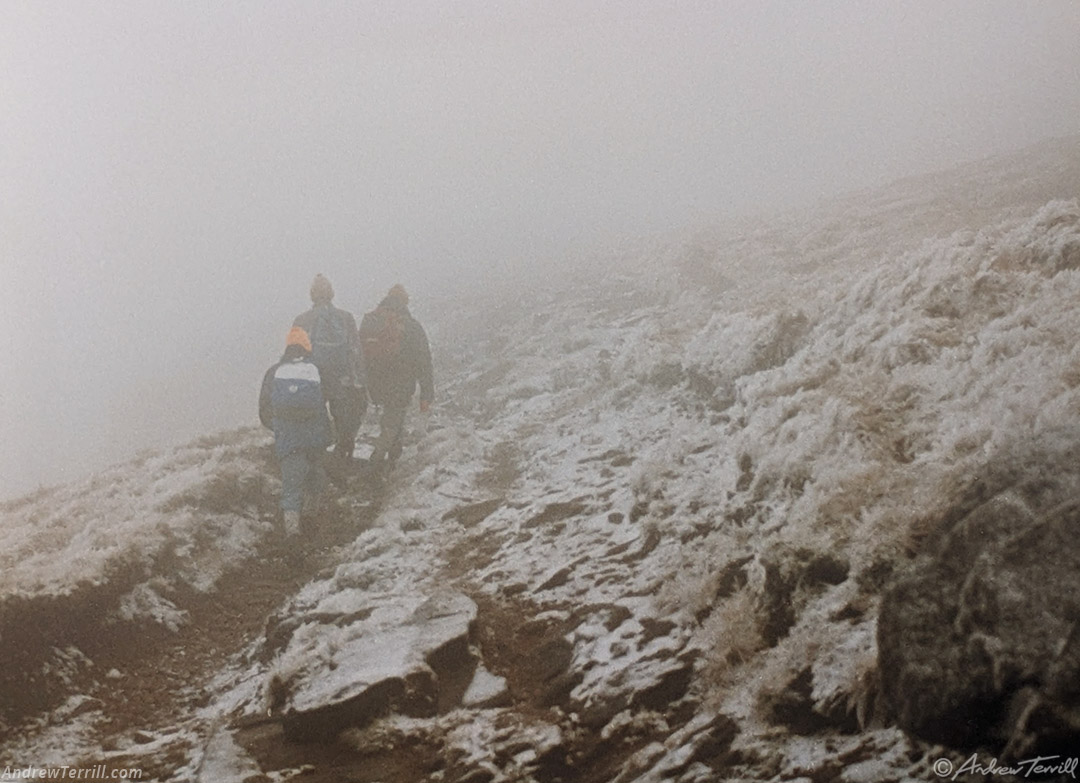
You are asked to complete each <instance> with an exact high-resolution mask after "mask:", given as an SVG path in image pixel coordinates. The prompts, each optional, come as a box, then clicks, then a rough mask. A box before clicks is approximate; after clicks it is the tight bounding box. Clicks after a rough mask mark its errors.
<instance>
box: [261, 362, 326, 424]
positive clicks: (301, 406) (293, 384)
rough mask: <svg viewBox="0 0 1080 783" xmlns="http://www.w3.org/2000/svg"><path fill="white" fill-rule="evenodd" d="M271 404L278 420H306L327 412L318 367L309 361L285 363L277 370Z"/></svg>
mask: <svg viewBox="0 0 1080 783" xmlns="http://www.w3.org/2000/svg"><path fill="white" fill-rule="evenodd" d="M270 405H271V407H272V410H273V415H274V417H275V418H282V419H303V418H308V417H310V416H314V415H317V414H319V413H320V412H322V411H325V410H326V402H325V401H324V399H323V393H322V385H321V383H320V380H319V368H318V367H316V366H315V365H314V364H312V363H311V362H308V361H304V360H299V361H293V362H282V363H281V364H280V365H279V366H278V368H277V370H275V371H274V384H273V386H272V387H271V390H270Z"/></svg>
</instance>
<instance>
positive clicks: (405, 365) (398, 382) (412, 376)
mask: <svg viewBox="0 0 1080 783" xmlns="http://www.w3.org/2000/svg"><path fill="white" fill-rule="evenodd" d="M383 310H390V311H392V312H393V313H394V314H395V315H396V316H397V318H398V320H399V322H400V323H401V326H402V335H401V347H400V349H399V350H398V351H397V352H396V353H395V354H393V355H392V356H384V357H378V358H372V357H365V358H364V374H365V381H366V384H367V389H368V395H369V396H370V397H371V401H372V402H373V403H375V404H376V405H397V406H402V407H404V406H406V405H408V404H409V401H410V400H411V399H412V396H413V394H414V393H415V392H416V387H417V386H419V387H420V399H421V400H422V401H425V402H431V401H432V400H433V399H434V398H435V383H434V376H433V373H432V368H431V348H430V346H429V345H428V339H427V334H425V332H424V328H423V327H422V326H421V325H420V322H419V321H417V320H416V319H415V318H413V317H412V314H411V313H410V312H409V306H408V305H407V304H406V303H404V302H402V301H401V300H400V299H398V298H395V297H390V296H388V297H386V298H385V299H383V300H382V302H380V303H379V306H378V307H376V308H375V310H374V314H375V315H379V314H380V311H383ZM364 320H370V319H368V318H367V317H365V319H364ZM364 329H365V327H364V321H363V320H362V321H361V323H360V336H361V341H363V337H364Z"/></svg>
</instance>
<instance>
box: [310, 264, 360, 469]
mask: <svg viewBox="0 0 1080 783" xmlns="http://www.w3.org/2000/svg"><path fill="white" fill-rule="evenodd" d="M333 299H334V287H333V286H332V285H330V281H329V280H327V279H326V278H325V277H324V276H323V275H321V274H319V275H315V279H314V280H313V281H312V283H311V309H310V310H308V311H307V312H305V313H301V314H300V315H298V316H296V319H295V320H294V321H293V326H299V327H300V328H301V329H303V330H304V331H305V332H307V333H308V336H309V337H310V338H311V348H312V360H313V361H314V362H315V366H316V367H318V368H319V375H320V376H321V377H322V389H323V396H325V397H326V401H327V404H328V405H329V407H330V420H331V421H332V422H333V425H334V452H333V453H334V457H335V458H336V460H337V461H338V463H339V464H343V463H346V464H347V463H349V462H351V460H352V458H353V449H354V448H355V446H356V433H357V432H358V431H359V430H360V422H361V421H362V420H363V418H364V412H365V411H366V410H367V395H366V394H365V392H364V389H363V387H362V386H361V385H360V377H361V376H360V368H361V364H360V344H359V341H358V338H357V333H356V319H355V318H353V315H352V313H350V312H348V311H346V310H341V309H339V308H337V307H334V305H332V304H331V301H333Z"/></svg>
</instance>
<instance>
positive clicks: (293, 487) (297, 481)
mask: <svg viewBox="0 0 1080 783" xmlns="http://www.w3.org/2000/svg"><path fill="white" fill-rule="evenodd" d="M325 455H326V450H325V449H322V448H309V449H299V450H297V451H294V452H293V453H292V454H289V455H288V456H285V457H281V459H280V460H279V462H280V463H281V510H282V511H302V510H303V508H304V498H305V497H308V498H311V499H312V500H313V501H318V500H319V499H321V498H322V497H323V495H324V494H325V493H326V489H327V478H326V471H325V469H324V468H323V457H324V456H325Z"/></svg>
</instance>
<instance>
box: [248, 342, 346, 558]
mask: <svg viewBox="0 0 1080 783" xmlns="http://www.w3.org/2000/svg"><path fill="white" fill-rule="evenodd" d="M259 420H260V421H261V422H262V423H263V426H265V427H269V428H270V429H272V430H273V431H274V452H275V453H276V454H277V458H278V462H279V463H280V466H281V511H282V518H283V522H284V527H285V535H286V536H287V537H292V536H295V535H296V534H297V533H299V532H300V512H301V510H303V509H304V507H305V501H307V505H309V506H310V507H312V508H315V509H318V507H319V506H320V505H321V504H322V502H323V501H324V499H325V497H326V490H327V485H326V472H325V470H324V468H323V458H324V457H325V456H326V447H327V446H329V445H330V418H329V416H327V413H326V400H325V398H324V397H323V392H322V384H321V383H320V377H319V368H318V367H316V366H315V363H314V361H312V350H311V340H310V339H309V338H308V335H307V332H305V331H304V330H303V329H301V328H300V327H299V326H294V327H293V328H292V329H290V330H289V334H288V337H286V339H285V353H284V354H282V356H281V360H280V361H279V362H278V363H277V364H275V365H274V366H273V367H271V368H270V369H269V370H267V371H266V375H264V376H263V382H262V389H261V390H260V392H259Z"/></svg>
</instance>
